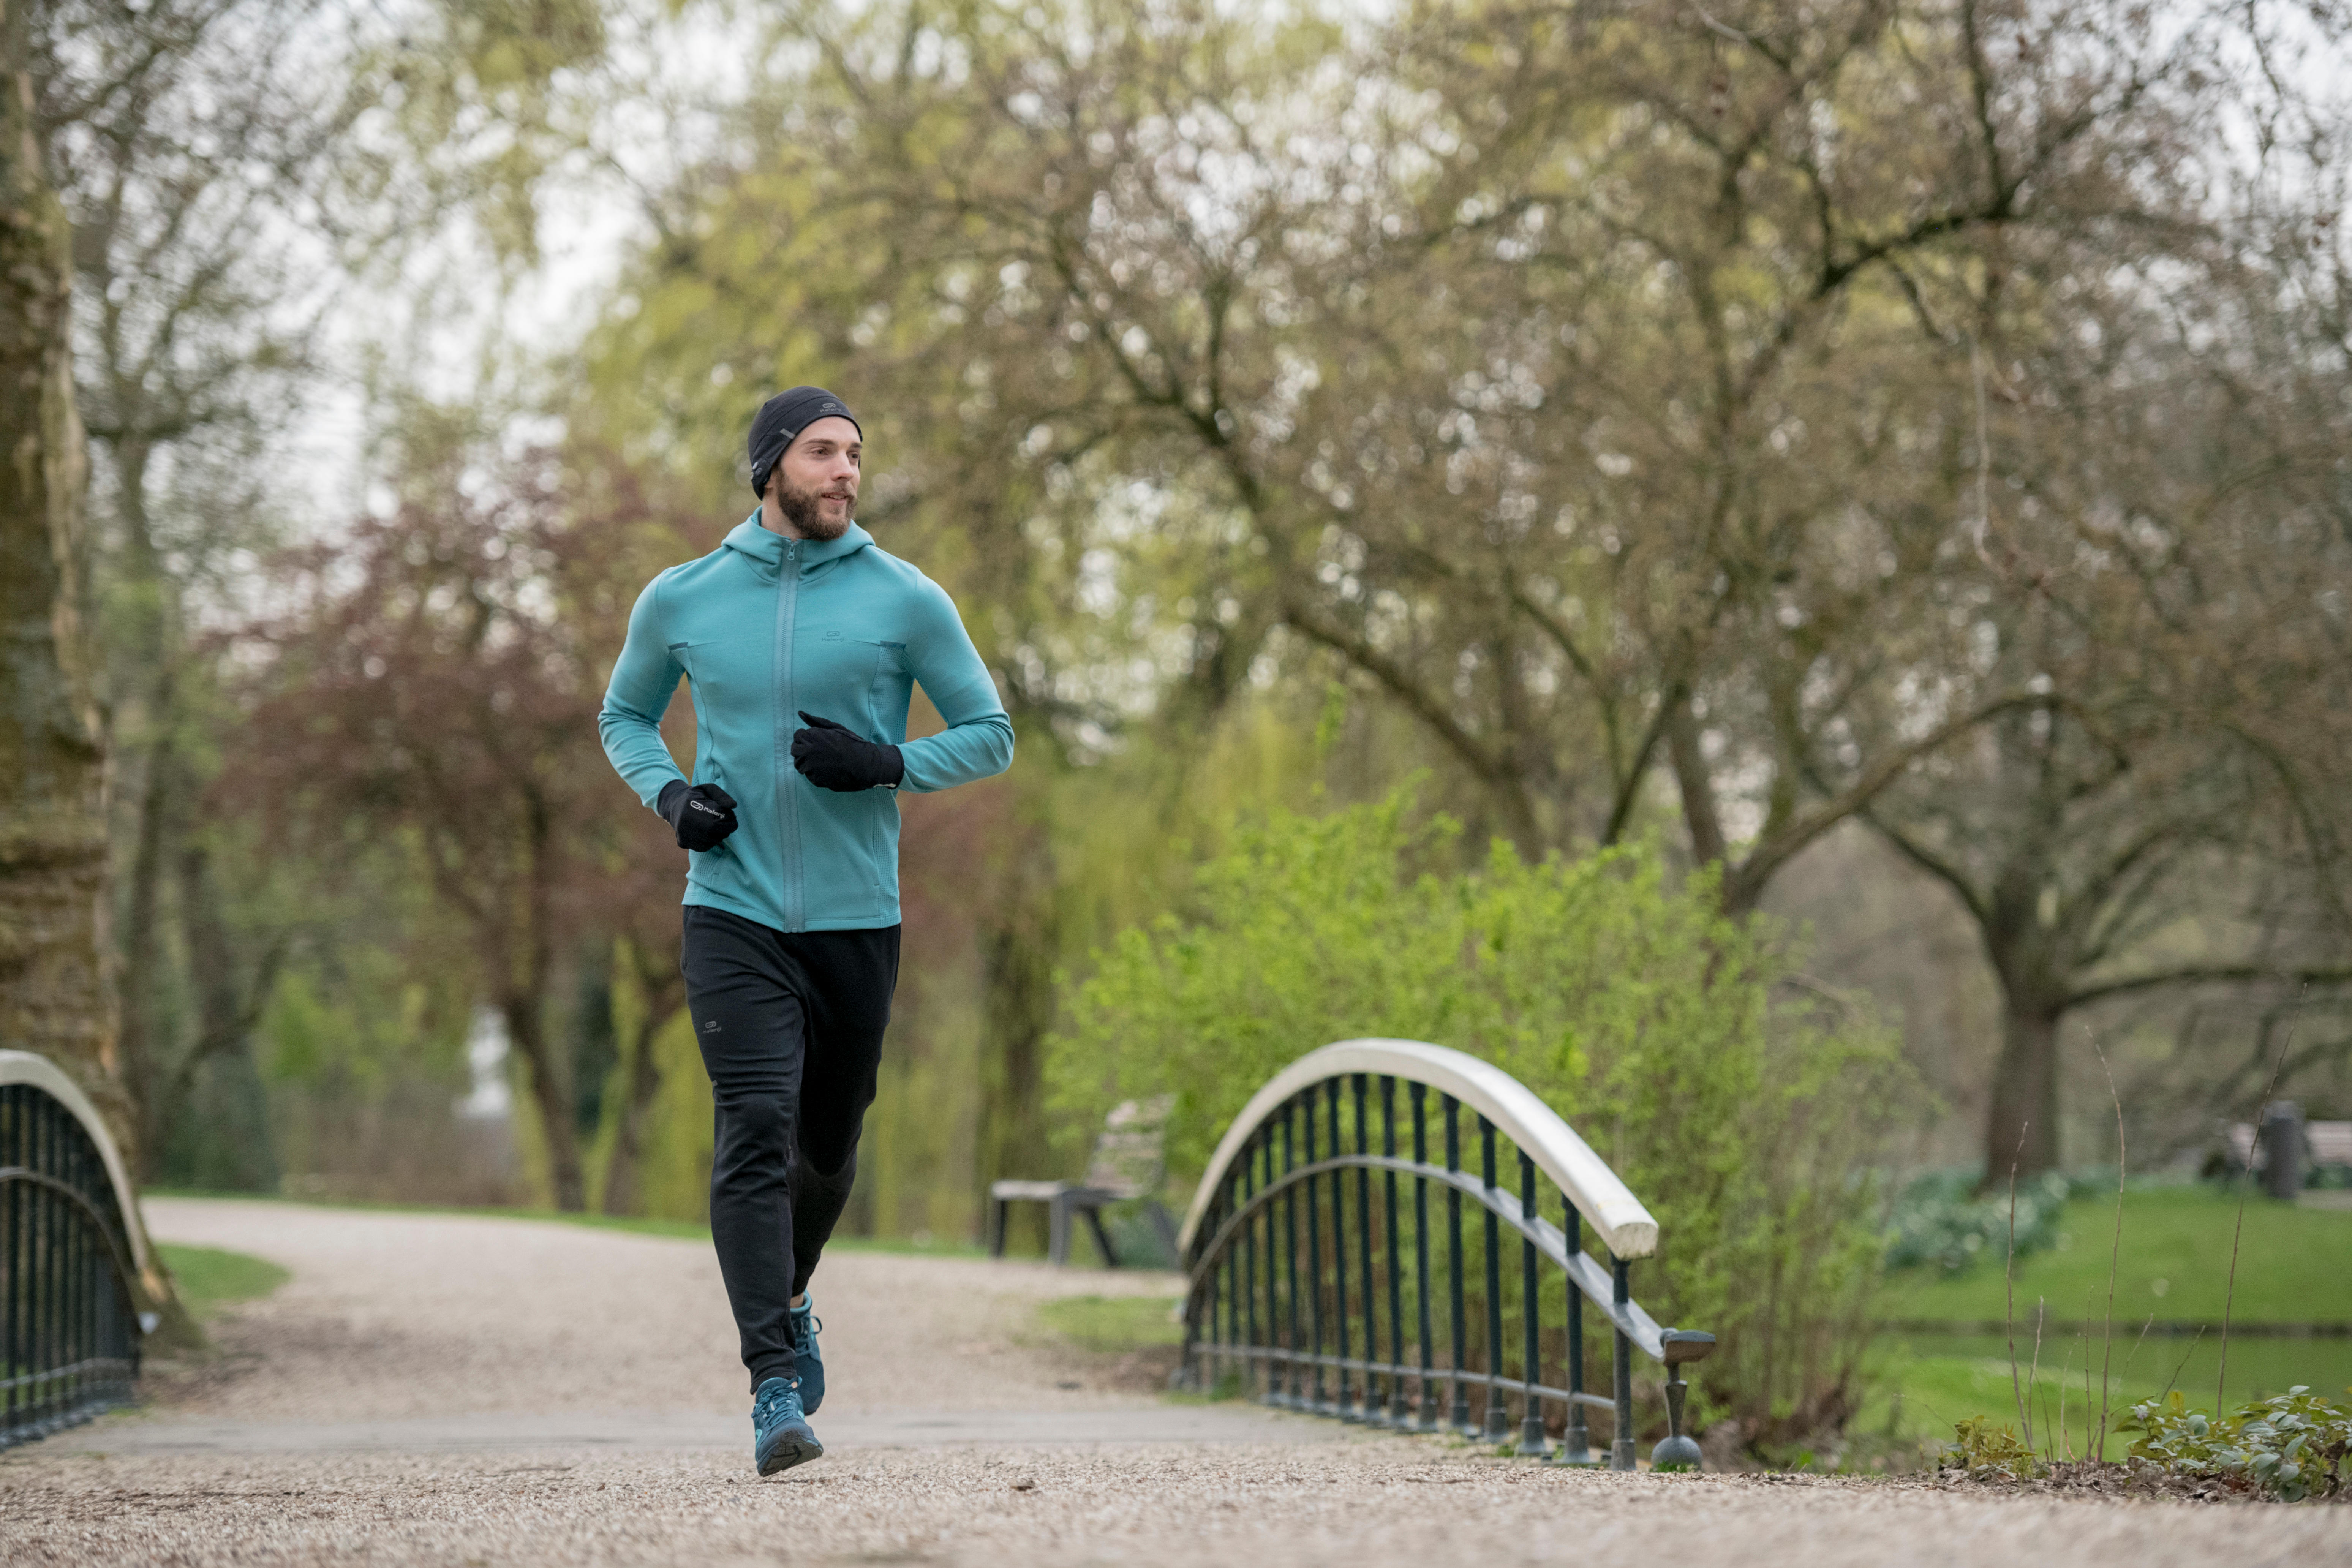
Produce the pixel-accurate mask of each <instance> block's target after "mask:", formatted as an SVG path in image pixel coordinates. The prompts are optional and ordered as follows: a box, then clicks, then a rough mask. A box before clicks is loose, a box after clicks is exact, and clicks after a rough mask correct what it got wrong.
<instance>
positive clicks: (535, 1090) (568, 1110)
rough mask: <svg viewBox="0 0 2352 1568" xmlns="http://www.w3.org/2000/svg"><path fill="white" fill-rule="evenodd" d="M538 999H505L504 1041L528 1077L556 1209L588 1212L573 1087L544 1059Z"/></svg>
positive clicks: (545, 1041)
mask: <svg viewBox="0 0 2352 1568" xmlns="http://www.w3.org/2000/svg"><path fill="white" fill-rule="evenodd" d="M541 1011H542V1009H541V1005H540V998H539V997H537V996H518V995H509V996H507V997H506V998H504V999H503V1000H502V1001H501V1002H500V1003H499V1015H500V1016H502V1017H504V1018H505V1019H506V1025H507V1038H508V1039H509V1040H511V1041H512V1042H513V1043H514V1047H515V1049H516V1051H517V1052H518V1053H520V1055H521V1057H522V1059H523V1066H524V1068H526V1069H527V1070H528V1071H529V1072H530V1098H531V1103H532V1104H534V1105H536V1106H537V1107H538V1108H539V1120H540V1132H541V1136H542V1137H544V1138H545V1139H546V1140H547V1168H548V1175H549V1177H550V1178H551V1180H552V1181H553V1183H554V1184H555V1206H556V1207H557V1208H559V1209H562V1211H563V1212H564V1213H565V1214H583V1213H585V1212H586V1211H587V1208H588V1182H587V1178H586V1176H585V1175H584V1174H583V1172H582V1170H581V1166H580V1135H579V1130H578V1129H577V1128H576V1127H574V1126H573V1125H572V1094H571V1085H570V1084H569V1083H568V1082H567V1081H565V1075H564V1074H562V1073H561V1072H558V1071H556V1070H555V1064H554V1063H553V1062H551V1061H550V1060H549V1059H548V1038H547V1027H546V1025H545V1023H544V1022H543V1021H542V1020H541V1016H540V1015H541Z"/></svg>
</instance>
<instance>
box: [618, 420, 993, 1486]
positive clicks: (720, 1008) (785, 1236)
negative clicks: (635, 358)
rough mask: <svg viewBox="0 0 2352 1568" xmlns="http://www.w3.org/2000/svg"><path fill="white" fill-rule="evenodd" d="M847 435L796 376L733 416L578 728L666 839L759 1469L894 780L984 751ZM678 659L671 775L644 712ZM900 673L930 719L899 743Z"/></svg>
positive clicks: (965, 766)
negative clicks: (682, 899)
mask: <svg viewBox="0 0 2352 1568" xmlns="http://www.w3.org/2000/svg"><path fill="white" fill-rule="evenodd" d="M864 442H865V432H864V431H863V430H862V429H860V428H859V426H858V424H857V420H856V417H855V416H853V415H852V414H851V413H850V412H849V409H848V407H847V406H846V405H844V404H843V403H842V401H841V399H839V398H837V397H835V396H834V395H832V394H831V393H829V392H826V391H824V389H822V388H820V387H814V386H796V387H794V388H793V390H792V391H790V392H786V393H781V394H779V395H776V396H774V397H772V398H770V399H769V400H768V401H767V402H766V403H765V404H763V405H761V408H760V412H759V414H758V416H756V417H754V418H753V419H752V421H751V489H752V490H753V492H754V493H756V494H757V495H758V496H759V497H760V510H757V511H755V512H753V513H752V514H751V517H749V518H748V519H746V520H745V521H743V522H742V523H741V524H740V525H739V526H738V527H737V528H736V529H735V531H733V532H731V533H730V534H729V535H728V536H727V538H726V541H725V542H723V543H722V544H720V545H719V548H718V549H716V550H714V551H712V552H710V553H709V554H708V555H706V556H704V557H703V558H702V559H701V560H699V561H689V562H688V563H686V564H684V565H682V566H673V567H671V568H670V569H669V570H668V571H667V572H664V573H663V574H661V575H659V576H658V577H656V578H655V579H654V580H653V582H652V583H651V584H648V585H647V586H646V591H645V592H644V593H643V594H641V595H638V597H637V603H636V607H635V609H633V610H631V611H630V612H629V635H628V641H627V643H626V644H625V646H624V647H623V648H622V649H621V657H620V660H619V662H618V663H616V664H615V665H614V667H613V680H612V684H611V686H610V687H609V688H608V689H606V690H605V693H604V711H603V712H602V713H601V714H600V715H599V716H598V718H597V729H598V730H599V731H600V732H601V733H602V734H603V736H604V754H605V755H606V756H608V757H610V758H611V759H612V762H613V766H614V768H615V769H616V770H618V771H619V773H620V775H621V777H622V778H624V779H625V780H626V781H628V784H629V787H630V788H631V789H634V790H635V791H636V792H637V796H638V798H639V799H641V800H643V801H644V802H645V803H646V805H649V806H651V807H653V808H654V809H655V810H656V811H657V812H659V813H661V815H662V816H664V817H665V818H667V820H668V822H669V825H670V826H671V828H672V829H673V830H675V832H676V834H677V842H678V845H679V847H681V848H684V849H686V850H687V851H688V857H687V873H686V910H685V928H686V947H685V970H686V1000H687V1009H688V1013H689V1014H690V1015H691V1016H692V1017H693V1021H694V1033H695V1038H696V1040H697V1041H698V1042H699V1043H700V1045H701V1047H702V1063H703V1067H704V1068H705V1070H707V1071H708V1072H709V1075H710V1092H711V1100H712V1102H713V1105H714V1107H715V1110H716V1131H715V1135H714V1136H715V1144H716V1147H715V1149H714V1151H713V1152H712V1155H711V1163H710V1238H711V1241H712V1242H713V1243H714V1244H715V1245H716V1246H717V1247H718V1250H719V1272H720V1274H722V1275H723V1276H724V1277H725V1279H726V1281H727V1300H728V1304H729V1305H730V1307H731V1308H732V1309H733V1310H734V1313H735V1327H736V1330H737V1331H738V1333H739V1334H740V1336H741V1338H742V1343H743V1364H744V1365H745V1366H746V1367H748V1368H749V1369H750V1371H751V1393H752V1399H751V1434H752V1457H753V1458H754V1459H755V1461H756V1462H757V1463H758V1465H759V1468H760V1473H761V1475H763V1476H765V1475H772V1474H773V1473H774V1472H776V1471H778V1470H782V1469H789V1468H792V1467H793V1466H794V1465H797V1464H800V1463H801V1462H803V1460H807V1459H814V1458H817V1457H818V1456H819V1455H821V1454H823V1453H824V1445H822V1444H821V1443H819V1442H818V1441H817V1438H816V1434H815V1433H814V1432H813V1431H811V1430H810V1429H809V1424H808V1417H809V1416H810V1415H814V1413H815V1411H816V1407H817V1405H818V1404H819V1403H820V1402H821V1401H823V1399H824V1362H823V1361H822V1360H820V1359H819V1357H818V1354H817V1345H816V1333H817V1329H818V1327H819V1325H818V1323H817V1321H816V1317H815V1311H814V1302H813V1301H811V1300H810V1299H809V1295H808V1285H809V1276H810V1275H811V1274H812V1273H814V1271H815V1269H816V1263H817V1257H818V1255H819V1254H820V1253H822V1252H823V1251H824V1243H825V1238H826V1237H828V1236H830V1235H831V1234H832V1233H833V1227H834V1224H835V1221H837V1220H839V1219H840V1217H841V1210H842V1205H844V1204H845V1203H846V1202H847V1201H848V1198H849V1188H850V1183H851V1181H852V1180H853V1179H854V1177H855V1176H856V1168H857V1134H858V1129H859V1126H860V1124H861V1123H862V1122H863V1121H864V1120H865V1116H866V1107H867V1106H868V1105H871V1104H872V1103H873V1102H874V1080H875V1069H876V1068H877V1064H878V1063H879V1061H880V1058H881V1054H882V1031H883V1028H884V1026H886V1025H887V1024H888V1023H889V1021H890V994H891V991H892V989H893V988H894V987H895V986H896V985H897V984H898V792H899V791H901V790H939V789H947V788H949V787H950V786H952V785H955V784H969V783H971V781H972V780H974V779H982V778H986V777H988V776H989V775H990V774H992V773H1003V771H1004V770H1005V769H1006V768H1007V767H1009V766H1010V765H1011V764H1012V762H1013V722H1012V721H1011V720H1010V719H1008V718H1007V717H1006V716H1005V712H1004V706H1003V703H1001V702H999V701H998V700H997V696H996V686H995V683H994V682H993V681H992V680H991V679H989V674H988V669H987V667H986V666H984V665H982V663H981V661H980V655H979V654H978V653H977V652H975V651H974V650H973V648H972V646H971V637H969V636H968V635H966V633H965V631H964V628H963V621H962V620H961V617H960V616H958V615H957V614H956V607H955V602H954V601H953V600H952V599H950V598H949V597H948V595H947V594H946V592H945V591H944V590H942V589H941V588H940V586H939V584H935V583H933V582H932V581H931V580H930V579H929V578H928V577H926V576H924V575H923V574H922V573H920V572H919V571H918V570H916V569H915V568H914V567H913V566H910V565H908V563H906V562H903V561H901V560H899V559H898V557H896V556H894V555H891V554H890V553H888V552H886V551H885V550H883V549H882V547H881V546H880V545H878V544H876V543H875V542H874V537H873V535H871V534H869V533H867V532H866V531H865V530H864V529H862V528H860V527H858V526H857V524H856V522H855V521H852V517H851V514H852V513H853V512H854V511H855V510H856V506H857V484H858V478H859V474H860V470H861V461H860V459H861V458H862V457H863V456H864ZM681 675H682V676H684V677H685V678H686V679H687V680H688V683H689V684H688V689H689V691H690V693H691V695H692V697H693V700H694V724H695V742H694V773H693V776H692V779H691V780H689V779H688V778H685V777H681V776H680V775H679V773H678V770H677V763H676V762H674V761H673V760H672V759H671V757H670V754H669V748H668V747H667V745H666V744H664V743H663V741H662V737H661V718H662V714H663V712H664V711H665V710H667V709H668V707H669V704H670V699H671V697H672V696H674V695H675V694H676V692H677V682H678V678H679V677H680V676H681ZM918 681H919V682H920V683H921V684H922V688H923V691H924V694H925V695H927V696H928V697H929V698H930V700H931V703H932V706H934V707H936V708H937V709H938V710H940V716H941V717H942V718H944V719H945V720H946V721H947V726H948V727H947V728H946V729H945V730H943V731H940V733H938V734H936V735H926V736H924V737H923V738H922V739H920V740H919V741H909V740H908V739H907V706H908V700H909V694H910V692H911V691H912V689H913V687H914V685H915V683H917V682H918Z"/></svg>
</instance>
